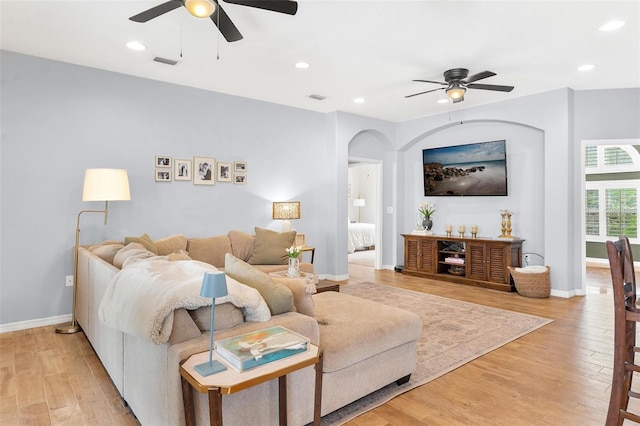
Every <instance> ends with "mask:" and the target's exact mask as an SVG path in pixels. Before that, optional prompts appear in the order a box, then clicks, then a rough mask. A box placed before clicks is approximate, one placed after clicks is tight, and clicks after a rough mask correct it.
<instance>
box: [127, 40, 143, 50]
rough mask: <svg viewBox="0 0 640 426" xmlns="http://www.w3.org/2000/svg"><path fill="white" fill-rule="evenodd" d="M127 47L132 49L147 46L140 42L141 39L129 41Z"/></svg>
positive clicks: (141, 48) (140, 48)
mask: <svg viewBox="0 0 640 426" xmlns="http://www.w3.org/2000/svg"><path fill="white" fill-rule="evenodd" d="M127 47H128V48H129V49H131V50H145V49H146V48H147V46H145V45H144V44H142V43H140V42H139V41H130V42H129V43H127Z"/></svg>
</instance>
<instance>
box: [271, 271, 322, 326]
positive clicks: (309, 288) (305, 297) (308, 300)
mask: <svg viewBox="0 0 640 426" xmlns="http://www.w3.org/2000/svg"><path fill="white" fill-rule="evenodd" d="M273 280H274V281H275V282H277V283H280V284H282V285H285V286H287V287H288V288H289V290H291V293H293V303H294V304H295V305H296V311H298V312H300V313H301V314H304V315H307V316H310V317H313V316H315V313H316V305H315V303H313V297H311V295H312V294H313V293H315V292H316V286H315V284H313V283H311V284H309V283H308V282H307V280H306V279H304V278H287V277H273Z"/></svg>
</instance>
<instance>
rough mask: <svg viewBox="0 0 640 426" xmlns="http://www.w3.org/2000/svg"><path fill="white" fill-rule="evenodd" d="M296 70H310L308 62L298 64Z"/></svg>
mask: <svg viewBox="0 0 640 426" xmlns="http://www.w3.org/2000/svg"><path fill="white" fill-rule="evenodd" d="M296 68H300V69H301V70H303V69H306V68H309V64H308V63H306V62H298V63H297V64H296Z"/></svg>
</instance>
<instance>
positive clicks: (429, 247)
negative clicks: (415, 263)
mask: <svg viewBox="0 0 640 426" xmlns="http://www.w3.org/2000/svg"><path fill="white" fill-rule="evenodd" d="M435 245H436V242H435V241H433V240H422V241H420V253H421V254H422V256H421V259H422V263H421V264H420V270H421V271H422V272H429V273H435V272H436V255H435V251H434V247H435Z"/></svg>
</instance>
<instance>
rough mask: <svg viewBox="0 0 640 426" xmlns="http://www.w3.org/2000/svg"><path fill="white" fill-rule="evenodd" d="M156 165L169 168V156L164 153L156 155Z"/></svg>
mask: <svg viewBox="0 0 640 426" xmlns="http://www.w3.org/2000/svg"><path fill="white" fill-rule="evenodd" d="M156 167H168V168H171V157H167V156H166V155H156Z"/></svg>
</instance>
